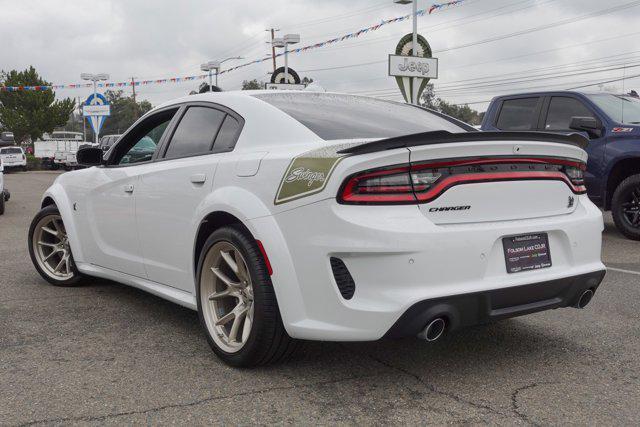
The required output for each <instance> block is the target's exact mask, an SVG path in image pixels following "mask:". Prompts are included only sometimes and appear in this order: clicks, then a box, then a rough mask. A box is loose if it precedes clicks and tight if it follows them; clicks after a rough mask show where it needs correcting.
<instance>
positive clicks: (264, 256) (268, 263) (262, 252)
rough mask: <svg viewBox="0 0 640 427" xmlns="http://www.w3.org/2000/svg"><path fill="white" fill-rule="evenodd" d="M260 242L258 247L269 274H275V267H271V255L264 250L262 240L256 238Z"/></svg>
mask: <svg viewBox="0 0 640 427" xmlns="http://www.w3.org/2000/svg"><path fill="white" fill-rule="evenodd" d="M256 243H257V244H258V248H259V249H260V253H261V254H262V259H264V264H265V265H266V267H267V273H269V276H273V268H272V267H271V261H269V257H268V256H267V251H265V250H264V245H263V244H262V242H261V241H260V240H256Z"/></svg>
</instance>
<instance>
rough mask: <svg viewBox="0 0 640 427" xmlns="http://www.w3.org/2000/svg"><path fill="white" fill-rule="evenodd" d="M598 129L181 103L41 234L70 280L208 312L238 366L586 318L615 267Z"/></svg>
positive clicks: (140, 132) (100, 172) (318, 99)
mask: <svg viewBox="0 0 640 427" xmlns="http://www.w3.org/2000/svg"><path fill="white" fill-rule="evenodd" d="M585 143H586V140H585V139H584V138H583V137H581V136H580V135H576V134H574V135H558V134H547V133H528V132H505V133H489V132H475V131H474V129H472V128H470V127H469V126H467V125H465V124H464V123H461V122H458V121H456V120H454V119H452V118H449V117H446V116H442V115H439V114H437V113H434V112H431V111H428V110H425V109H422V108H419V107H415V106H410V105H405V104H399V103H394V102H387V101H381V100H377V99H371V98H366V97H359V96H351V95H342V94H328V93H309V92H295V93H294V92H275V91H274V92H271V91H260V92H227V93H211V94H203V95H197V96H190V97H186V98H181V99H178V100H175V101H172V102H169V103H166V104H164V105H162V106H160V107H158V108H155V109H154V110H153V111H151V112H150V113H148V114H147V115H145V116H144V117H143V118H141V119H140V120H138V122H137V123H135V124H134V125H133V126H132V127H131V128H130V129H129V130H128V131H127V132H126V133H125V134H124V135H123V136H122V137H121V138H120V139H119V141H118V142H117V143H116V145H115V146H114V147H113V148H112V149H111V150H110V151H109V153H108V155H107V156H106V158H103V152H102V151H101V150H100V149H99V148H83V149H81V150H80V151H79V152H78V161H79V162H80V163H81V164H85V165H93V166H95V167H90V168H87V169H83V170H78V171H75V172H71V173H65V174H63V175H61V176H59V177H58V178H57V179H56V181H55V182H54V184H53V185H52V186H51V187H50V188H49V189H48V190H47V191H46V193H45V195H44V197H43V200H42V210H41V211H40V212H39V213H38V214H37V215H36V216H35V218H34V220H33V223H32V225H31V227H30V230H29V249H30V254H31V258H32V260H33V264H34V265H35V267H36V269H37V270H38V272H39V273H40V274H41V275H42V277H43V278H44V279H45V280H47V281H49V282H50V283H52V284H54V285H61V286H69V285H77V284H79V283H81V281H82V280H83V279H84V278H86V277H91V276H93V277H102V278H107V279H111V280H115V281H117V282H121V283H125V284H127V285H131V286H135V287H137V288H140V289H144V290H146V291H148V292H151V293H153V294H155V295H158V296H160V297H162V298H166V299H168V300H170V301H173V302H176V303H178V304H180V305H183V306H185V307H189V308H191V309H194V310H197V311H198V313H199V315H200V319H201V323H202V326H203V327H204V329H205V331H206V335H207V338H208V341H209V344H210V345H211V347H212V349H213V351H214V352H215V353H216V354H217V355H218V356H219V357H220V358H222V359H223V360H224V361H225V362H227V363H229V364H232V365H235V366H252V365H258V364H266V363H270V362H274V361H277V360H280V359H282V358H284V357H286V356H288V355H289V354H290V353H291V352H292V351H293V349H294V348H295V346H296V343H297V342H298V341H297V340H298V339H306V340H334V341H363V340H377V339H380V338H383V337H387V338H393V337H401V336H411V335H413V336H418V337H421V338H423V339H426V340H430V341H433V340H436V339H438V338H439V337H440V336H441V335H442V334H443V333H444V332H448V331H453V330H455V329H459V328H461V327H466V326H469V325H475V324H480V323H486V322H490V321H493V320H499V319H504V318H508V317H513V316H518V315H523V314H528V313H533V312H537V311H542V310H547V309H552V308H560V307H579V308H582V307H584V306H585V305H586V304H587V303H588V302H589V300H590V299H591V297H592V296H593V294H594V292H595V291H596V289H597V288H598V286H599V284H600V282H601V281H602V279H603V277H604V274H605V267H604V265H603V264H602V262H601V259H600V250H601V233H602V230H603V221H602V215H601V212H600V211H599V210H598V209H597V208H596V207H595V206H594V205H593V204H592V203H591V202H590V201H589V199H588V198H587V196H586V194H585V187H584V181H583V174H584V170H585V162H586V161H587V155H586V153H585V151H584V150H583V149H582V147H584V145H583V144H585Z"/></svg>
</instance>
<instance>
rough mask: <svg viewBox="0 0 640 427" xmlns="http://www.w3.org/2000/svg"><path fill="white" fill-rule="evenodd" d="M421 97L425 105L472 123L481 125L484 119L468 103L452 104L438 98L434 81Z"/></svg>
mask: <svg viewBox="0 0 640 427" xmlns="http://www.w3.org/2000/svg"><path fill="white" fill-rule="evenodd" d="M420 99H421V101H422V105H423V106H424V107H427V108H431V109H432V110H435V111H438V112H440V113H443V114H446V115H448V116H451V117H454V118H456V119H458V120H462V121H463V122H465V123H468V124H470V125H479V124H480V122H481V121H482V115H481V114H480V113H478V112H477V111H476V110H474V109H473V108H471V107H469V106H468V105H467V104H463V105H456V104H450V103H449V102H447V101H445V100H444V99H442V98H437V97H436V94H435V90H434V86H433V83H429V84H428V85H427V87H426V88H425V90H424V92H423V93H422V96H421V98H420Z"/></svg>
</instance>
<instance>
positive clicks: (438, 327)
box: [418, 317, 447, 342]
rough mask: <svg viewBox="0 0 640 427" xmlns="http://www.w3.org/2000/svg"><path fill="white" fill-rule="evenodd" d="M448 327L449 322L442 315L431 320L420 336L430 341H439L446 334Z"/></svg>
mask: <svg viewBox="0 0 640 427" xmlns="http://www.w3.org/2000/svg"><path fill="white" fill-rule="evenodd" d="M446 328H447V322H446V321H445V320H444V319H443V318H442V317H437V318H435V319H433V320H432V321H431V322H429V324H428V325H427V326H426V327H425V328H424V329H423V330H422V332H420V333H419V334H418V337H419V338H422V339H423V340H426V341H429V342H433V341H437V340H439V339H440V338H441V337H442V335H444V331H445V329H446Z"/></svg>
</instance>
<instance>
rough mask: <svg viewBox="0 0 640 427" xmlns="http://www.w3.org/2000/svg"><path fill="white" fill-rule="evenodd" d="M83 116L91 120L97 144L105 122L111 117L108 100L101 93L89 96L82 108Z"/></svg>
mask: <svg viewBox="0 0 640 427" xmlns="http://www.w3.org/2000/svg"><path fill="white" fill-rule="evenodd" d="M82 115H83V116H84V117H88V118H89V123H90V124H91V128H92V129H93V133H94V134H95V136H96V138H95V142H96V143H97V142H98V135H99V134H100V129H101V128H102V125H103V124H104V120H105V119H106V118H107V117H108V116H110V115H111V107H110V105H109V103H108V102H107V98H105V97H104V95H102V94H100V93H92V94H91V95H89V97H88V98H87V100H86V101H85V103H84V105H83V107H82Z"/></svg>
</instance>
